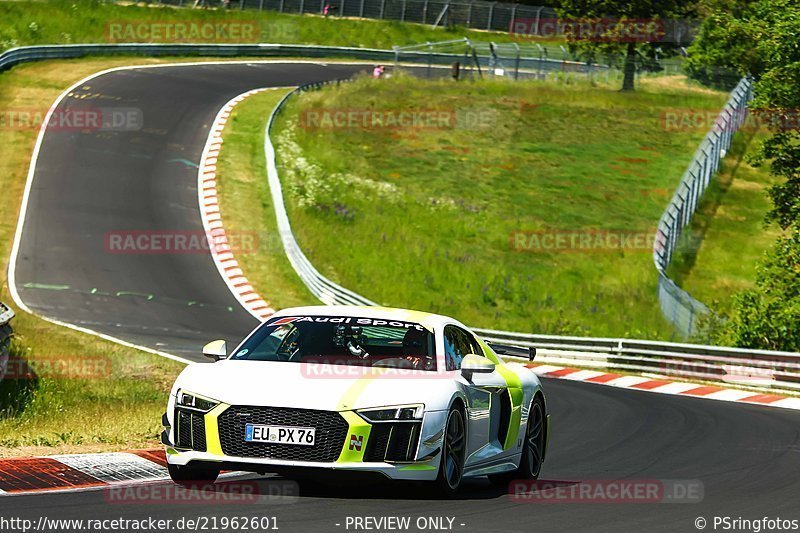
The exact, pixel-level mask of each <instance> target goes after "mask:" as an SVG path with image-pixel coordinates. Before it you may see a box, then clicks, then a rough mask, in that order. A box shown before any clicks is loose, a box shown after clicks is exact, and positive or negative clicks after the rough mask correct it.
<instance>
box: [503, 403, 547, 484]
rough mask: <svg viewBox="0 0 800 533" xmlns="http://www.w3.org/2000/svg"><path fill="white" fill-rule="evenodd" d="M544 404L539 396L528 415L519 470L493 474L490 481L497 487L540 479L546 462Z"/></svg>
mask: <svg viewBox="0 0 800 533" xmlns="http://www.w3.org/2000/svg"><path fill="white" fill-rule="evenodd" d="M546 423H547V422H546V418H545V414H544V402H542V399H541V398H540V397H539V396H537V397H536V398H535V399H534V400H533V403H532V404H531V410H530V412H529V413H528V424H527V427H526V428H525V442H524V443H523V445H522V458H521V459H520V461H519V468H517V469H516V470H513V471H511V472H503V473H502V474H492V475H490V476H489V481H491V482H492V483H494V484H496V485H508V484H509V483H511V482H512V481H514V480H515V479H528V480H535V479H538V478H539V473H540V472H541V471H542V463H543V462H544V446H545V437H546V435H545V433H546V431H547V429H546V427H545V424H546Z"/></svg>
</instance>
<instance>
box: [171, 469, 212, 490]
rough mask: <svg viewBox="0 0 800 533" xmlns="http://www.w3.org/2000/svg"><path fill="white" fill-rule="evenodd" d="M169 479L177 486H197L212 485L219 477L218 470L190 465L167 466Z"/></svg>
mask: <svg viewBox="0 0 800 533" xmlns="http://www.w3.org/2000/svg"><path fill="white" fill-rule="evenodd" d="M167 470H168V471H169V477H170V478H172V481H174V482H175V483H178V484H179V485H186V486H197V485H202V484H210V483H214V482H215V481H216V480H217V477H219V468H214V467H208V466H192V465H185V466H181V465H171V464H168V465H167Z"/></svg>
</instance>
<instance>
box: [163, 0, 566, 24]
mask: <svg viewBox="0 0 800 533" xmlns="http://www.w3.org/2000/svg"><path fill="white" fill-rule="evenodd" d="M150 3H153V4H167V5H176V6H186V7H220V8H227V9H240V10H241V9H258V10H261V11H263V10H269V11H278V12H280V13H294V14H305V13H314V14H317V15H327V16H333V17H356V18H369V19H383V20H397V21H401V22H416V23H419V24H431V25H437V26H451V27H452V26H462V27H466V28H474V29H478V30H493V31H510V29H511V25H512V22H513V21H515V20H517V21H519V20H523V21H526V23H527V24H528V25H529V26H531V27H534V28H538V21H540V20H543V19H555V18H556V12H555V11H554V10H553V9H552V8H549V7H542V6H523V5H519V4H513V3H503V2H487V1H484V0H472V1H462V2H448V1H447V0H230V1H226V0H153V1H151V2H150ZM528 21H530V22H528Z"/></svg>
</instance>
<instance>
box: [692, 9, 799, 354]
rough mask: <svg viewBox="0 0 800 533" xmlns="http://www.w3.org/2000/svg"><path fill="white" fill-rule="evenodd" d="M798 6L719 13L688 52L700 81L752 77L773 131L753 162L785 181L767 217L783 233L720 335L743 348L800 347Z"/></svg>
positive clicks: (757, 102)
mask: <svg viewBox="0 0 800 533" xmlns="http://www.w3.org/2000/svg"><path fill="white" fill-rule="evenodd" d="M799 33H800V4H798V3H797V1H796V0H758V1H757V2H754V3H752V4H750V5H748V6H746V7H745V8H744V9H742V10H741V13H738V14H731V13H723V12H716V13H715V14H713V15H712V16H711V17H709V18H708V19H706V21H705V22H704V23H703V25H702V27H701V29H700V32H699V35H698V37H697V39H696V40H695V42H694V43H693V44H692V46H691V47H690V49H689V66H690V68H691V71H692V74H693V75H694V76H696V77H698V78H701V79H702V78H711V77H712V75H713V72H714V71H715V70H714V69H720V68H726V69H727V68H729V69H734V70H736V71H737V72H738V73H739V74H741V75H749V76H751V77H752V78H753V80H754V83H753V91H754V95H755V97H754V99H753V102H752V103H751V105H750V112H751V113H753V114H754V116H755V117H756V119H758V120H759V122H760V123H761V124H763V125H764V126H765V127H767V128H769V129H770V130H771V132H772V135H771V136H770V137H769V138H768V139H767V140H766V141H765V142H764V143H763V144H762V146H761V148H760V150H759V153H758V154H757V156H756V157H754V158H753V159H752V162H753V163H755V164H765V163H769V165H770V172H771V173H772V174H774V175H776V176H778V177H779V178H780V181H779V182H778V184H777V185H775V186H773V187H772V188H770V190H769V195H770V198H771V200H772V209H771V211H770V212H769V214H768V215H767V222H769V223H775V224H777V225H778V226H779V227H780V228H781V229H782V230H783V235H782V236H781V237H780V238H779V239H778V241H777V242H776V243H775V245H774V246H773V247H772V249H771V250H770V251H769V253H768V254H767V256H766V258H765V259H764V261H763V262H762V264H761V266H760V268H759V272H758V276H757V278H756V286H755V287H754V288H753V289H751V290H748V291H744V292H742V293H740V294H738V295H736V297H735V298H734V303H735V305H734V309H733V312H732V315H731V317H730V320H729V321H728V324H727V327H725V328H723V331H722V332H721V333H720V334H719V335H718V340H720V341H722V342H726V343H730V344H734V345H737V346H745V347H754V348H771V349H782V350H793V351H794V350H800V44H798V39H797V36H798V34H799Z"/></svg>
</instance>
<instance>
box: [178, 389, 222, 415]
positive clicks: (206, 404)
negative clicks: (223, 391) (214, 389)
mask: <svg viewBox="0 0 800 533" xmlns="http://www.w3.org/2000/svg"><path fill="white" fill-rule="evenodd" d="M175 403H176V405H177V406H178V407H185V408H187V409H194V410H196V411H202V412H204V413H205V412H208V411H210V410H212V409H213V408H215V407H216V406H217V405H219V402H218V401H216V400H212V399H210V398H204V397H202V396H198V395H197V394H194V393H193V392H186V391H183V390H179V391H178V395H177V398H176V400H175Z"/></svg>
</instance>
